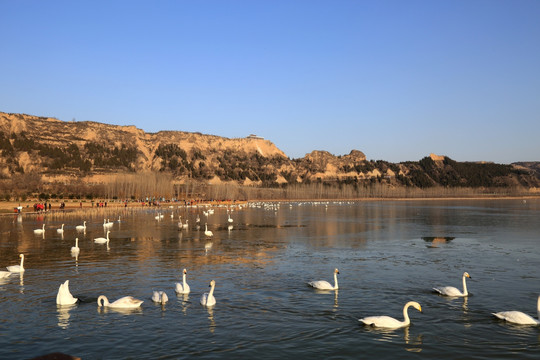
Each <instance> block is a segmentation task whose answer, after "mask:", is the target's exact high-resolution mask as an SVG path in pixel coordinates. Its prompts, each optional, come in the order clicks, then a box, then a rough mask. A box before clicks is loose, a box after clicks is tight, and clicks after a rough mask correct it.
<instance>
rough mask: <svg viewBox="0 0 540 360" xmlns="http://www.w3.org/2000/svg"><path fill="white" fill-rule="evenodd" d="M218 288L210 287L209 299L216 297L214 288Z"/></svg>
mask: <svg viewBox="0 0 540 360" xmlns="http://www.w3.org/2000/svg"><path fill="white" fill-rule="evenodd" d="M215 287H216V285H215V284H213V285H212V286H211V287H210V292H209V293H208V298H210V297H212V296H214V288H215Z"/></svg>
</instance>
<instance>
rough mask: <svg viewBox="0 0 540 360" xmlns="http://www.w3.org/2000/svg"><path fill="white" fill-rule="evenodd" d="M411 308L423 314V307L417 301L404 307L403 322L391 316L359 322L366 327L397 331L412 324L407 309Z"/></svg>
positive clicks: (369, 317) (371, 317) (370, 317)
mask: <svg viewBox="0 0 540 360" xmlns="http://www.w3.org/2000/svg"><path fill="white" fill-rule="evenodd" d="M409 306H412V307H414V308H415V309H416V310H418V311H420V312H422V307H421V306H420V304H419V303H417V302H416V301H409V302H408V303H407V304H405V306H404V307H403V317H404V320H403V321H399V320H397V319H394V318H393V317H390V316H384V315H383V316H368V317H366V318H363V319H359V320H358V321H360V322H362V323H363V324H364V325H370V326H374V327H379V328H385V329H397V328H400V327H404V326H408V325H409V324H410V323H411V320H410V319H409V314H408V312H407V309H408V308H409Z"/></svg>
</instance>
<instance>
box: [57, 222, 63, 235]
mask: <svg viewBox="0 0 540 360" xmlns="http://www.w3.org/2000/svg"><path fill="white" fill-rule="evenodd" d="M56 232H57V233H59V234H63V233H64V224H62V227H61V228H60V229H56Z"/></svg>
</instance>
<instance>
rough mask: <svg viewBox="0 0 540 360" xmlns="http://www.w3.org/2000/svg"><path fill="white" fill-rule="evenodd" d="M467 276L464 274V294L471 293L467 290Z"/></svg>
mask: <svg viewBox="0 0 540 360" xmlns="http://www.w3.org/2000/svg"><path fill="white" fill-rule="evenodd" d="M466 279H467V277H466V276H465V275H463V295H465V296H467V295H468V294H469V293H468V292H467V280H466Z"/></svg>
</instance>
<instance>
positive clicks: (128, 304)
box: [97, 295, 144, 309]
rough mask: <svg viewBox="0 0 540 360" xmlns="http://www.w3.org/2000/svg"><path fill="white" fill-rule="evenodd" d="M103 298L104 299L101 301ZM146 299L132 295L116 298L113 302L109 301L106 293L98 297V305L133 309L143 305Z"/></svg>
mask: <svg viewBox="0 0 540 360" xmlns="http://www.w3.org/2000/svg"><path fill="white" fill-rule="evenodd" d="M101 300H103V301H101ZM143 302H144V301H142V300H138V299H135V298H134V297H132V296H124V297H123V298H120V299H118V300H116V301H115V302H113V303H109V299H107V297H106V296H105V295H100V296H99V297H98V299H97V303H98V306H107V307H112V308H124V309H133V308H136V307H139V306H141V304H142V303H143Z"/></svg>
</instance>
